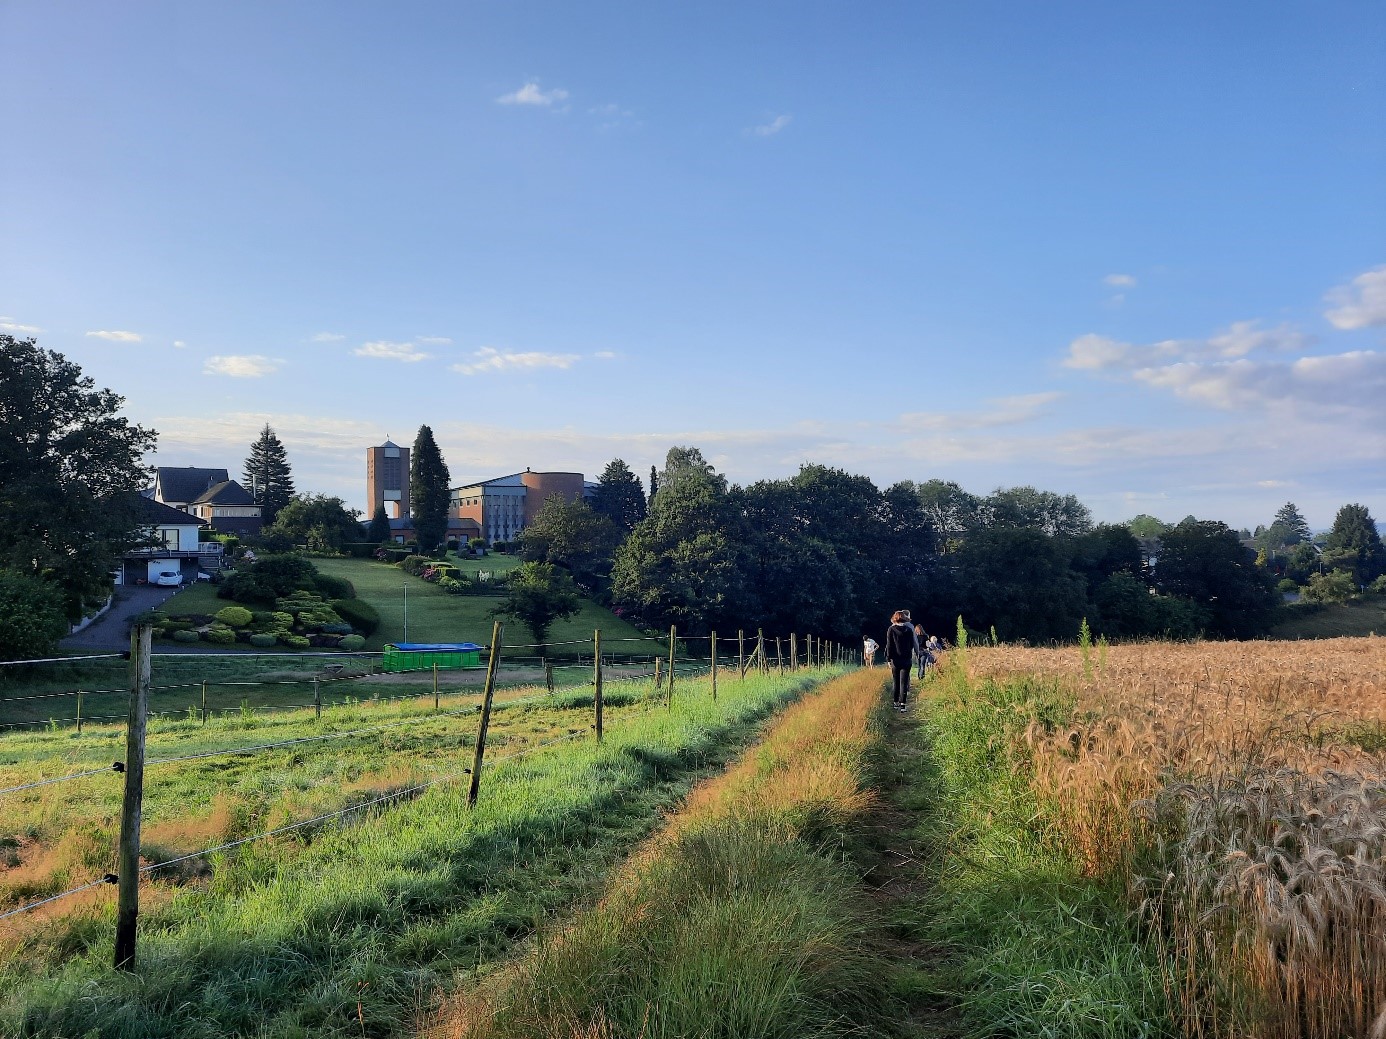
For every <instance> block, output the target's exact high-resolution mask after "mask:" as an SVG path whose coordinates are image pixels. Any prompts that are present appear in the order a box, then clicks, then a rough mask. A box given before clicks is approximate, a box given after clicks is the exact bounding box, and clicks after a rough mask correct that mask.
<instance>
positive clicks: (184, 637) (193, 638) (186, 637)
mask: <svg viewBox="0 0 1386 1039" xmlns="http://www.w3.org/2000/svg"><path fill="white" fill-rule="evenodd" d="M173 641H174V642H201V641H202V636H201V635H200V634H199V633H197V632H195V631H193V630H192V629H191V628H182V629H180V630H178V631H175V632H174V633H173Z"/></svg>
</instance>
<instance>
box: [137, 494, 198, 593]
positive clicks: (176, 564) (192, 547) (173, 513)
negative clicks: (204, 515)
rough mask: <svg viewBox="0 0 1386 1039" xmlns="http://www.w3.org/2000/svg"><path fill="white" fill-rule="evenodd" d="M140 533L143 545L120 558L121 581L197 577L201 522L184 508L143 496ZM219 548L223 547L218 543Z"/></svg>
mask: <svg viewBox="0 0 1386 1039" xmlns="http://www.w3.org/2000/svg"><path fill="white" fill-rule="evenodd" d="M140 506H141V508H142V509H143V510H144V515H143V516H142V517H141V519H142V520H143V523H142V525H141V534H142V540H143V541H144V544H143V545H141V546H140V547H137V548H132V549H128V550H127V551H126V552H125V555H124V557H123V558H122V560H121V583H122V584H140V583H141V582H147V581H153V580H154V579H155V578H156V577H158V576H159V575H160V574H162V573H166V572H168V571H173V572H174V573H180V574H182V575H183V580H184V582H185V583H191V582H193V581H195V580H197V571H198V566H199V559H200V555H199V552H200V550H199V548H198V539H197V532H198V530H199V529H200V528H201V527H202V522H201V521H200V520H198V518H197V517H196V516H190V515H188V514H187V513H186V512H184V511H183V510H182V509H175V508H173V507H172V506H171V505H165V504H164V503H163V502H158V501H155V500H154V499H152V498H142V499H141V500H140ZM218 547H220V546H218Z"/></svg>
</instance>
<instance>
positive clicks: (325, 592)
mask: <svg viewBox="0 0 1386 1039" xmlns="http://www.w3.org/2000/svg"><path fill="white" fill-rule="evenodd" d="M313 584H314V585H316V587H317V589H318V591H319V592H320V593H321V594H322V597H323V598H324V599H355V598H356V589H355V588H354V587H353V586H352V583H351V582H350V581H348V580H347V579H346V578H345V577H334V576H333V575H331V574H318V576H317V580H315V581H314V582H313Z"/></svg>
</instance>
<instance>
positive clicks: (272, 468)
mask: <svg viewBox="0 0 1386 1039" xmlns="http://www.w3.org/2000/svg"><path fill="white" fill-rule="evenodd" d="M244 476H245V488H246V490H248V491H249V492H250V494H251V496H252V497H253V498H254V499H255V501H256V503H257V504H258V505H260V507H261V515H262V516H263V517H264V520H265V525H266V526H269V525H270V524H271V523H273V522H274V520H275V518H276V517H277V516H278V515H279V510H280V509H282V508H283V507H284V506H285V505H288V504H289V501H290V499H292V498H293V496H294V477H293V470H292V469H290V467H289V456H288V454H287V453H286V452H285V450H284V445H283V444H282V443H281V442H280V440H279V437H277V436H275V433H274V430H273V429H271V428H270V426H269V423H268V422H267V423H265V428H264V429H262V430H260V435H259V436H258V437H256V438H255V442H254V443H253V444H251V445H250V454H249V455H248V456H246V460H245V473H244Z"/></svg>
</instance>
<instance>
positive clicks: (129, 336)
mask: <svg viewBox="0 0 1386 1039" xmlns="http://www.w3.org/2000/svg"><path fill="white" fill-rule="evenodd" d="M87 335H89V336H91V337H92V338H94V339H105V340H107V341H109V342H112V343H142V342H144V336H142V335H140V334H139V333H138V332H106V331H101V332H88V333H87Z"/></svg>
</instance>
